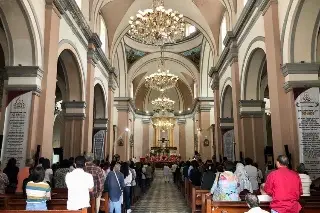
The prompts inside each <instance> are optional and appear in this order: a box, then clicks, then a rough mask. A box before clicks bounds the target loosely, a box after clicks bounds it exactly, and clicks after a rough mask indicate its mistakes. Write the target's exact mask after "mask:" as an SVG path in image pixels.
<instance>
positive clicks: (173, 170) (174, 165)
mask: <svg viewBox="0 0 320 213" xmlns="http://www.w3.org/2000/svg"><path fill="white" fill-rule="evenodd" d="M177 167H178V165H177V164H173V165H172V166H171V172H176V169H177Z"/></svg>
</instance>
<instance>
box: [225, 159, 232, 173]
mask: <svg viewBox="0 0 320 213" xmlns="http://www.w3.org/2000/svg"><path fill="white" fill-rule="evenodd" d="M233 168H234V165H233V163H232V162H231V161H227V162H225V169H224V170H225V171H228V172H233Z"/></svg>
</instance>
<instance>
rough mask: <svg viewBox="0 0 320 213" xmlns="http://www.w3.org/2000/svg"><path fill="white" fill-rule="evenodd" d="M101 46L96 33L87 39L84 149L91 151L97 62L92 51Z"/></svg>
mask: <svg viewBox="0 0 320 213" xmlns="http://www.w3.org/2000/svg"><path fill="white" fill-rule="evenodd" d="M98 47H101V41H100V39H99V36H98V35H97V34H95V33H94V34H93V35H92V37H91V38H90V40H89V45H88V53H87V58H88V60H87V61H88V62H87V78H86V82H85V83H86V104H87V106H86V118H85V123H84V126H85V127H84V151H86V152H92V127H93V110H94V109H93V102H94V73H95V67H96V63H97V59H96V56H95V54H94V51H95V49H96V48H98Z"/></svg>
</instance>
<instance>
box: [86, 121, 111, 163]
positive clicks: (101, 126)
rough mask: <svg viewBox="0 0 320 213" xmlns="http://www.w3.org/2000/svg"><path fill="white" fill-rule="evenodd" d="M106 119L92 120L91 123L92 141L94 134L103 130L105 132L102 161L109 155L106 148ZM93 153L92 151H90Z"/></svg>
mask: <svg viewBox="0 0 320 213" xmlns="http://www.w3.org/2000/svg"><path fill="white" fill-rule="evenodd" d="M108 124H109V122H108V119H107V118H99V119H94V121H93V133H92V136H91V138H92V140H93V136H94V135H95V133H97V132H98V131H100V130H104V131H105V136H104V159H105V158H106V157H107V155H108V154H109V151H110V150H109V147H108V146H107V132H108ZM93 142H94V141H92V148H93ZM92 151H93V150H92Z"/></svg>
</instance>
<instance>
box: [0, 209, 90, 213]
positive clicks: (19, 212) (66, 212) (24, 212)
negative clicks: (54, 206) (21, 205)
mask: <svg viewBox="0 0 320 213" xmlns="http://www.w3.org/2000/svg"><path fill="white" fill-rule="evenodd" d="M0 213H87V209H82V210H78V211H76V210H75V211H70V210H47V211H27V210H0Z"/></svg>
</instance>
